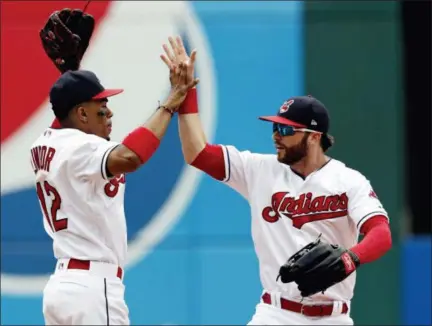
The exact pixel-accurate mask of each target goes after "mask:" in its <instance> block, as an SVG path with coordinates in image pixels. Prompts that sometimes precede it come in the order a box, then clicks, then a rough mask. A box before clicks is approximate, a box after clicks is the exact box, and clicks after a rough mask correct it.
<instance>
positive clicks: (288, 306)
mask: <svg viewBox="0 0 432 326" xmlns="http://www.w3.org/2000/svg"><path fill="white" fill-rule="evenodd" d="M262 300H263V302H264V303H266V304H272V302H271V296H270V294H269V293H264V294H263V296H262ZM280 303H281V308H282V309H284V310H289V311H294V312H297V313H299V314H302V315H305V316H308V317H323V316H331V314H332V313H333V304H330V305H304V304H301V303H299V302H295V301H290V300H287V299H284V298H281V299H280ZM347 312H348V305H347V304H346V303H345V302H344V303H343V306H342V312H341V313H342V314H346V313H347Z"/></svg>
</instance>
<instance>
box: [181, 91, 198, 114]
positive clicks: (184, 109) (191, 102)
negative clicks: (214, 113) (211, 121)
mask: <svg viewBox="0 0 432 326" xmlns="http://www.w3.org/2000/svg"><path fill="white" fill-rule="evenodd" d="M178 113H179V114H190V113H198V97H197V90H196V88H192V89H190V90H189V91H188V93H187V95H186V98H185V100H184V102H183V103H182V105H180V108H179V110H178Z"/></svg>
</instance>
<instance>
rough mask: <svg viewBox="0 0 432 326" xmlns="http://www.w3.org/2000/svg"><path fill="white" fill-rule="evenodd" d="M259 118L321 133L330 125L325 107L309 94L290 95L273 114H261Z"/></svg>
mask: <svg viewBox="0 0 432 326" xmlns="http://www.w3.org/2000/svg"><path fill="white" fill-rule="evenodd" d="M259 119H261V120H264V121H271V122H274V123H280V124H283V125H287V126H292V127H295V128H305V129H310V130H313V131H318V132H322V133H323V134H326V133H327V132H328V131H329V127H330V118H329V114H328V111H327V109H326V107H325V106H324V104H322V103H321V102H320V101H318V100H317V99H316V98H314V97H312V96H310V95H308V96H295V97H291V98H290V99H288V100H287V101H285V102H284V103H283V104H282V106H281V107H280V108H279V110H278V112H277V114H276V115H275V116H263V117H259Z"/></svg>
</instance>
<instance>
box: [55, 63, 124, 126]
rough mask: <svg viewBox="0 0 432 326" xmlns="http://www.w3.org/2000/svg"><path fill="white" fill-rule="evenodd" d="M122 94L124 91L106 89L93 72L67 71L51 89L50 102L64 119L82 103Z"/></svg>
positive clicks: (59, 117)
mask: <svg viewBox="0 0 432 326" xmlns="http://www.w3.org/2000/svg"><path fill="white" fill-rule="evenodd" d="M121 92H123V89H105V87H103V86H102V84H101V83H100V81H99V79H98V78H97V77H96V75H95V74H94V73H93V72H91V71H88V70H76V71H67V72H65V73H64V74H63V75H61V76H60V78H59V79H57V81H56V82H55V83H54V85H53V86H52V87H51V90H50V102H51V105H52V109H53V111H54V114H55V116H56V117H57V118H58V119H63V118H65V117H67V115H68V113H69V111H70V110H72V109H73V108H74V107H76V106H77V105H79V104H81V103H84V102H88V101H92V100H101V99H104V98H107V97H110V96H113V95H117V94H120V93H121Z"/></svg>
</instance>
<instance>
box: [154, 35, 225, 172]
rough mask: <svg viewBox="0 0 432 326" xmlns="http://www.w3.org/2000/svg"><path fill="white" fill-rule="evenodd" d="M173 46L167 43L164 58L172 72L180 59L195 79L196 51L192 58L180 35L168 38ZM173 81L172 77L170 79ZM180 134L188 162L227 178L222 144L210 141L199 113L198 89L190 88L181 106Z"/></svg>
mask: <svg viewBox="0 0 432 326" xmlns="http://www.w3.org/2000/svg"><path fill="white" fill-rule="evenodd" d="M169 43H170V46H171V49H170V48H169V47H168V45H166V44H164V46H163V49H164V51H165V55H161V59H162V60H163V62H165V64H166V65H167V66H168V68H169V70H170V71H171V72H172V71H174V70H175V69H176V66H177V65H178V64H179V63H180V62H187V64H188V79H189V80H192V79H193V78H194V64H195V59H196V51H195V50H194V51H192V53H191V55H190V57H189V56H188V54H187V53H186V50H185V48H184V45H183V42H182V40H181V38H180V37H177V38H176V39H175V40H174V38H172V37H170V38H169ZM171 82H173V80H171ZM178 121H179V134H180V140H181V144H182V151H183V156H184V159H185V161H186V162H187V163H188V164H190V165H192V166H194V167H196V168H197V169H200V170H201V171H203V172H205V173H207V174H209V175H210V176H212V177H214V178H215V179H218V180H223V179H225V161H224V154H223V150H222V147H221V146H218V145H211V144H208V143H207V138H206V136H205V133H204V130H203V127H202V124H201V120H200V117H199V113H198V99H197V90H196V88H192V89H190V90H189V92H188V94H187V96H186V99H185V101H184V102H183V104H182V105H181V107H180V109H179V119H178Z"/></svg>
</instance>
